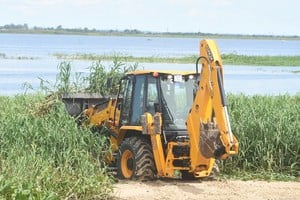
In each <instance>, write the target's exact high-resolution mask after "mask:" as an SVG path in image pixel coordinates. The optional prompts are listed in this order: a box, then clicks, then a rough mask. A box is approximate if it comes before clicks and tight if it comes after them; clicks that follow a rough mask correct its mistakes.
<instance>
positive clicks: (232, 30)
mask: <svg viewBox="0 0 300 200" xmlns="http://www.w3.org/2000/svg"><path fill="white" fill-rule="evenodd" d="M0 5H1V6H0V26H2V25H5V24H11V23H13V24H28V26H29V27H33V26H39V27H57V26H59V25H62V27H63V28H85V27H87V28H89V29H92V28H95V29H99V30H109V29H113V30H125V29H138V30H141V31H153V32H203V33H217V34H250V35H252V34H259V35H260V34H262V35H298V36H300V0H284V1H283V0H0Z"/></svg>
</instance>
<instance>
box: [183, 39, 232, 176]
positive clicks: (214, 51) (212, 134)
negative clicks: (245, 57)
mask: <svg viewBox="0 0 300 200" xmlns="http://www.w3.org/2000/svg"><path fill="white" fill-rule="evenodd" d="M198 61H200V62H201V64H202V69H201V73H200V82H199V83H198V85H197V90H196V94H195V97H194V102H193V105H192V108H191V110H190V113H189V114H188V117H187V130H188V132H189V136H190V144H191V148H190V155H191V169H192V171H194V172H195V173H196V172H197V171H201V169H203V167H204V168H206V169H208V168H211V165H212V163H214V159H215V158H218V159H226V158H227V157H228V156H230V155H235V154H237V153H238V141H237V139H236V138H235V136H234V135H233V133H232V131H231V127H230V121H229V116H228V112H227V105H226V104H227V103H226V96H225V92H224V87H223V66H222V60H221V56H220V53H219V49H218V47H217V45H216V43H215V42H214V41H213V40H202V41H201V43H200V57H199V58H198V60H197V63H198ZM196 71H197V73H198V64H197V65H196ZM209 171H210V169H208V172H206V173H210V172H209Z"/></svg>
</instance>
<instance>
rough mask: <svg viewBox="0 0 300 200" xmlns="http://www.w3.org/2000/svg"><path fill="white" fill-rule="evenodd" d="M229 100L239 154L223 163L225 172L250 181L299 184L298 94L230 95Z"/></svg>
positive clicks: (299, 136)
mask: <svg viewBox="0 0 300 200" xmlns="http://www.w3.org/2000/svg"><path fill="white" fill-rule="evenodd" d="M228 99H229V102H230V103H229V104H230V107H229V114H230V117H231V122H232V123H231V125H232V130H233V132H234V134H235V135H236V136H237V138H238V140H239V143H240V152H239V154H238V155H237V156H236V157H233V158H232V159H230V160H229V161H226V162H225V163H224V166H223V167H224V169H223V170H224V172H225V173H226V174H229V175H231V176H235V175H238V174H240V175H242V176H245V177H246V176H250V177H249V178H251V176H254V177H260V178H267V179H272V178H273V179H278V178H279V179H280V178H282V177H288V179H293V177H294V178H298V180H299V178H300V94H298V95H295V96H289V95H280V96H246V95H229V96H228ZM252 178H253V177H252Z"/></svg>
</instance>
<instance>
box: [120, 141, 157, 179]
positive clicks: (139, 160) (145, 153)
mask: <svg viewBox="0 0 300 200" xmlns="http://www.w3.org/2000/svg"><path fill="white" fill-rule="evenodd" d="M155 172H156V170H155V164H154V160H153V153H152V149H151V145H150V144H149V142H147V141H146V140H145V139H143V138H139V137H129V138H126V139H124V141H123V142H122V143H121V146H120V149H119V154H118V157H117V176H118V178H120V179H134V180H141V181H145V180H152V179H154V177H155Z"/></svg>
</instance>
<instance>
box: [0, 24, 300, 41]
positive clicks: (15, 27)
mask: <svg viewBox="0 0 300 200" xmlns="http://www.w3.org/2000/svg"><path fill="white" fill-rule="evenodd" d="M0 33H26V34H68V35H92V36H140V37H188V38H193V37H195V38H227V39H232V38H237V39H272V40H299V39H300V36H299V35H293V36H283V35H241V34H217V33H202V32H186V33H181V32H150V31H140V30H137V29H125V30H96V29H89V28H87V27H85V28H63V27H62V26H61V25H59V26H57V27H55V28H54V27H47V28H44V27H37V26H34V27H29V26H28V24H6V25H3V26H0Z"/></svg>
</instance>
